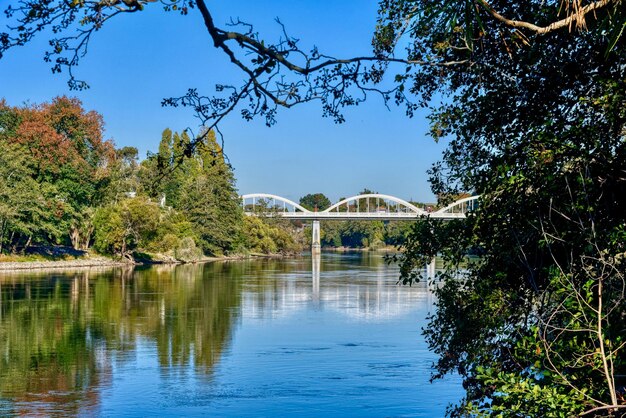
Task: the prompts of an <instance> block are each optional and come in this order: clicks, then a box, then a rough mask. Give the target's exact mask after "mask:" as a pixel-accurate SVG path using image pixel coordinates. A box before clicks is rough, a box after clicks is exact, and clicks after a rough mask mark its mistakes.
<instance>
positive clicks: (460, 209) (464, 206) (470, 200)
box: [435, 195, 480, 214]
mask: <svg viewBox="0 0 626 418" xmlns="http://www.w3.org/2000/svg"><path fill="white" fill-rule="evenodd" d="M478 198H480V195H477V196H470V197H466V198H463V199H459V200H457V201H455V202H452V203H450V204H449V205H448V206H446V207H445V208H442V209H439V210H438V211H437V212H435V213H441V214H443V213H463V214H465V213H467V212H468V211H471V210H474V209H475V208H476V207H477V206H478Z"/></svg>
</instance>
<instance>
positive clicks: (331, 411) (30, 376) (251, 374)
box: [0, 253, 462, 417]
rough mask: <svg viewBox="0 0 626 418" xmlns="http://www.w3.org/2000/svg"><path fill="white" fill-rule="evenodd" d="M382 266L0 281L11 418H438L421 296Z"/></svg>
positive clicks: (46, 275)
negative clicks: (39, 417) (14, 417)
mask: <svg viewBox="0 0 626 418" xmlns="http://www.w3.org/2000/svg"><path fill="white" fill-rule="evenodd" d="M397 276H398V272H397V269H396V268H395V267H393V266H388V265H386V264H385V263H384V261H383V259H382V256H381V255H379V254H372V253H352V254H324V255H322V257H321V260H319V259H317V260H316V259H313V260H312V259H311V258H310V257H303V258H299V259H291V260H251V261H236V262H217V263H210V264H205V265H187V266H177V267H170V266H154V267H149V268H138V269H134V270H133V269H115V270H97V269H89V270H80V271H73V272H58V271H57V272H29V273H19V274H6V273H3V274H2V275H0V296H1V298H0V356H1V358H0V415H45V416H67V415H84V416H116V417H117V416H201V415H202V416H217V417H221V416H223V417H242V416H296V415H297V416H311V417H318V416H341V417H345V416H358V417H362V416H376V417H378V416H423V417H437V416H442V415H443V414H444V411H445V407H446V405H447V404H449V403H451V402H455V401H457V400H459V399H460V397H461V395H462V389H461V386H460V382H459V380H458V379H457V378H454V377H452V378H446V379H445V380H443V381H437V382H435V383H429V377H430V373H431V369H430V366H431V364H432V361H433V360H434V355H433V354H432V353H430V352H428V349H427V346H426V344H425V342H424V339H423V337H422V335H421V328H422V327H423V326H424V325H425V318H426V316H427V314H428V312H429V311H430V310H431V309H432V303H433V298H432V295H431V293H430V292H429V290H428V287H427V286H426V285H425V284H420V285H417V286H414V287H411V288H409V287H400V286H397V285H396V280H397Z"/></svg>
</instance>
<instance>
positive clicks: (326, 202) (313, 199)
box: [300, 193, 331, 211]
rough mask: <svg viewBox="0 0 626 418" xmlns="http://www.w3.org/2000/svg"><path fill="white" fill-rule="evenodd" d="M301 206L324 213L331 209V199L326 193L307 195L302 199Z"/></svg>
mask: <svg viewBox="0 0 626 418" xmlns="http://www.w3.org/2000/svg"><path fill="white" fill-rule="evenodd" d="M300 205H301V206H303V207H305V208H306V209H308V210H319V211H322V210H324V209H327V208H329V207H330V205H331V202H330V199H329V198H327V197H326V195H324V193H315V194H310V193H309V194H307V195H306V196H303V197H301V198H300Z"/></svg>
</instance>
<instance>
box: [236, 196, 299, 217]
mask: <svg viewBox="0 0 626 418" xmlns="http://www.w3.org/2000/svg"><path fill="white" fill-rule="evenodd" d="M249 199H252V201H253V204H254V201H255V200H261V199H266V200H273V201H274V204H275V203H276V202H281V203H283V208H286V205H289V206H292V207H293V208H294V212H295V210H299V211H300V212H305V213H310V212H311V211H310V210H308V209H306V208H304V207H303V206H301V205H299V204H297V203H296V202H294V201H293V200H289V199H287V198H285V197H282V196H277V195H275V194H269V193H251V194H244V195H242V196H241V202H242V203H243V207H244V209H245V207H246V200H249Z"/></svg>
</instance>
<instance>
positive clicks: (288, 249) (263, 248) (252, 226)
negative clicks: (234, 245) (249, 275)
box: [242, 216, 302, 254]
mask: <svg viewBox="0 0 626 418" xmlns="http://www.w3.org/2000/svg"><path fill="white" fill-rule="evenodd" d="M242 233H243V244H244V246H245V248H247V249H248V250H249V251H251V252H255V253H263V254H294V253H298V252H300V251H301V250H302V247H301V245H299V244H298V243H297V242H296V240H295V239H294V236H293V234H291V233H290V232H289V231H288V230H286V229H285V228H281V227H279V226H276V225H271V224H270V223H268V222H267V220H266V219H264V218H261V217H258V216H246V217H245V218H244V220H243V229H242Z"/></svg>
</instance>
